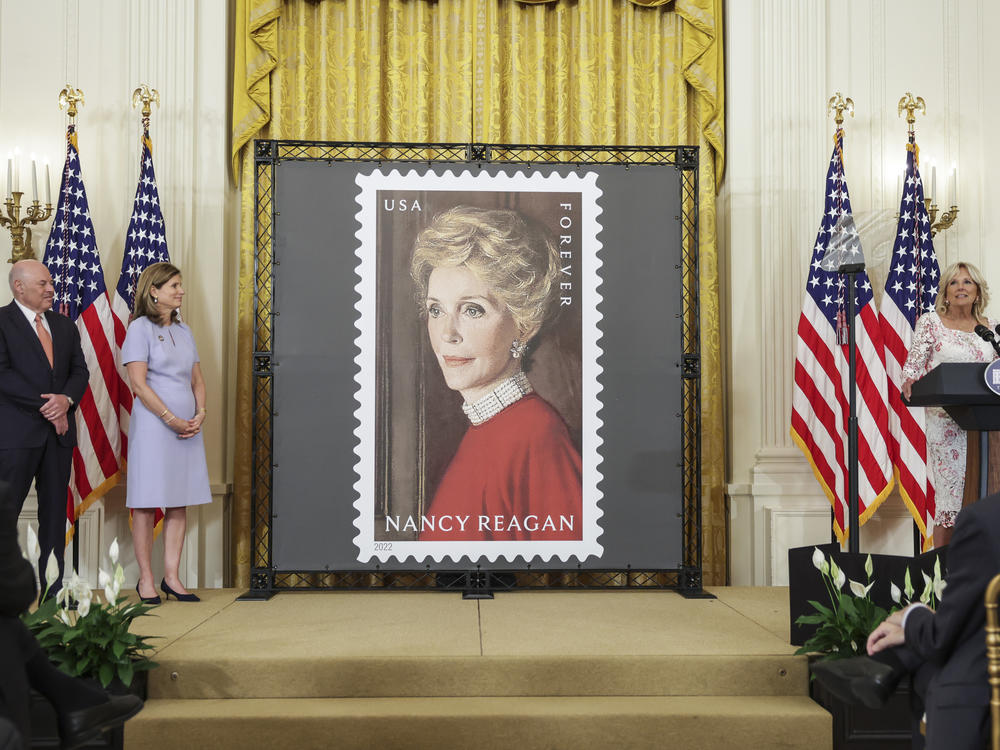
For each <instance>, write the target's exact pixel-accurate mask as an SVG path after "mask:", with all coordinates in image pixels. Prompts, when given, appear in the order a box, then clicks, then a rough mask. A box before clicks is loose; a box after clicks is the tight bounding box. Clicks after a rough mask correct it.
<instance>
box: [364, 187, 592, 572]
mask: <svg viewBox="0 0 1000 750" xmlns="http://www.w3.org/2000/svg"><path fill="white" fill-rule="evenodd" d="M356 182H357V186H358V195H357V204H358V211H357V217H356V218H357V222H358V224H360V229H359V230H358V231H357V234H356V237H357V240H358V247H357V253H356V255H357V274H358V279H359V280H358V283H357V286H356V292H357V294H358V297H359V301H358V303H357V306H356V309H357V311H358V317H357V321H356V329H357V338H356V345H357V348H358V350H359V352H360V353H359V354H358V356H357V357H356V360H355V362H356V365H357V371H358V372H357V385H358V390H357V393H356V400H357V410H356V412H355V418H356V420H357V424H358V426H357V429H356V432H355V434H356V437H357V446H356V449H355V450H356V456H357V463H356V467H355V470H356V476H357V483H356V485H355V489H356V499H355V502H354V507H355V510H356V518H355V527H356V529H357V535H356V536H355V538H354V544H355V547H356V549H357V559H358V560H359V561H367V560H370V559H372V558H375V559H377V560H379V561H381V562H385V561H390V560H395V561H403V560H406V559H407V558H413V559H414V560H416V561H417V562H421V561H423V560H425V559H432V560H434V561H436V562H440V561H442V560H444V559H450V560H452V561H456V562H457V561H458V560H460V559H461V558H463V557H467V558H469V559H473V560H475V559H485V560H489V561H491V562H493V561H495V560H497V559H504V560H507V561H513V560H515V559H517V558H521V559H524V560H528V559H532V558H539V559H541V560H543V561H548V560H550V559H553V558H556V559H559V560H561V561H563V562H567V561H569V560H571V559H577V560H582V559H585V558H587V557H589V556H597V557H599V556H600V555H601V552H602V546H601V543H600V536H601V533H602V528H601V523H600V519H601V516H602V515H603V511H602V509H601V506H600V500H601V491H600V489H599V486H598V485H599V482H600V479H601V473H600V465H601V451H600V445H601V439H600V437H599V436H598V430H599V427H600V424H601V423H600V420H599V418H598V413H599V411H600V409H601V401H600V393H601V388H602V386H601V381H600V373H601V367H600V366H599V364H598V361H599V358H600V355H601V349H600V345H599V339H600V335H601V333H600V318H601V314H600V312H599V305H600V302H601V297H600V294H599V287H600V283H601V280H600V273H599V271H600V265H601V262H600V259H599V255H598V251H599V249H600V243H599V241H598V235H599V233H600V212H601V208H600V205H599V197H600V194H601V191H600V189H599V187H598V185H597V175H596V174H595V173H593V172H584V173H571V174H566V175H558V174H552V173H550V174H547V175H543V174H541V173H538V172H535V173H525V172H521V171H513V170H512V171H511V172H510V173H505V172H500V173H498V174H487V173H483V172H478V173H473V172H471V171H469V170H458V169H456V170H454V171H452V170H448V171H444V172H436V173H435V172H433V171H430V170H426V169H424V170H416V169H413V170H409V171H405V172H402V171H400V170H397V169H392V170H378V169H376V170H374V171H372V172H370V173H367V174H359V175H358V176H357V178H356Z"/></svg>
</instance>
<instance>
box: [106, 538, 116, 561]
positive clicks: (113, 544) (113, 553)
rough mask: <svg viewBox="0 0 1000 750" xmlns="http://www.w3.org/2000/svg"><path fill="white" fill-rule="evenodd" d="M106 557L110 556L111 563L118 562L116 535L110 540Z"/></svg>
mask: <svg viewBox="0 0 1000 750" xmlns="http://www.w3.org/2000/svg"><path fill="white" fill-rule="evenodd" d="M108 557H110V558H111V562H112V564H114V563H117V562H118V537H115V538H114V540H113V541H112V542H111V548H110V549H109V550H108Z"/></svg>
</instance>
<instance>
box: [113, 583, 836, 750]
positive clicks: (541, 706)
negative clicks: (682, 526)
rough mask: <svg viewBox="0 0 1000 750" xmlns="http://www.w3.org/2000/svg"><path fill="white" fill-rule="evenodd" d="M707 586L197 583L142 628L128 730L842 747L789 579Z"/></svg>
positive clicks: (368, 739) (249, 736)
mask: <svg viewBox="0 0 1000 750" xmlns="http://www.w3.org/2000/svg"><path fill="white" fill-rule="evenodd" d="M711 591H712V593H713V594H715V595H716V596H717V597H718V598H717V599H695V600H687V599H684V598H682V597H681V596H679V595H677V594H675V593H672V592H663V591H581V592H564V591H558V592H516V593H504V594H498V595H497V597H496V599H493V600H473V601H463V600H462V599H461V597H460V595H459V594H456V593H439V592H370V593H369V592H308V593H306V592H303V593H292V592H287V593H282V594H279V595H277V596H275V597H274V598H273V599H271V600H270V601H266V602H238V601H236V597H237V596H238V594H239V593H241V592H237V591H231V590H223V591H219V590H215V591H202V592H199V593H200V594H201V595H202V597H203V601H202V602H200V603H196V604H188V603H178V602H174V601H170V602H169V603H166V604H164V605H163V606H161V607H158V608H157V609H156V610H155V611H154V612H155V615H156V616H155V617H149V618H145V619H143V620H142V621H140V623H139V624H138V626H137V628H136V629H137V630H139V631H140V632H142V633H147V634H152V635H157V636H160V638H159V639H158V640H157V641H156V645H157V655H156V657H155V658H156V660H157V661H158V662H159V663H160V667H159V668H158V669H156V670H155V671H154V672H153V673H152V674H151V676H150V693H149V695H150V700H149V702H148V703H147V707H146V708H145V710H144V711H143V712H142V713H141V714H140V715H139V716H138V717H136V718H135V719H133V720H132V721H130V722H129V723H128V724H127V725H126V746H127V747H129V748H159V747H164V748H166V747H180V746H190V747H211V748H217V749H219V750H221V749H222V748H228V747H246V746H247V745H248V744H249V745H252V746H256V747H260V748H272V747H274V748H279V747H288V748H293V747H294V748H311V747H317V748H322V747H336V748H355V747H357V748H365V747H398V748H411V747H412V748H422V747H428V748H451V747H455V748H461V747H477V748H506V747H512V748H517V750H530V749H531V748H536V747H537V748H563V747H566V748H574V749H575V748H604V747H608V748H625V747H637V748H641V747H677V748H715V747H720V748H721V747H730V746H732V745H733V744H734V736H739V737H742V741H739V742H736V743H735V744H739V745H740V746H741V747H744V748H753V747H787V748H798V747H801V748H806V747H808V748H811V749H812V748H825V747H829V745H830V717H829V715H828V714H827V713H826V712H825V711H823V710H822V709H821V708H820V707H819V706H817V705H816V704H814V703H813V702H812V701H811V700H809V698H808V697H807V692H808V690H807V685H808V683H807V679H808V677H807V672H806V663H805V660H804V658H803V657H795V656H793V655H792V652H793V651H794V649H793V647H791V646H789V645H788V635H787V630H788V604H787V600H788V592H787V589H773V588H767V589H765V588H758V589H740V588H716V589H711ZM665 737H670V738H672V739H671V741H670V742H669V743H666V744H664V738H665ZM751 741H752V742H751Z"/></svg>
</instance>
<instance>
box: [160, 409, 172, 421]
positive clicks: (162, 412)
mask: <svg viewBox="0 0 1000 750" xmlns="http://www.w3.org/2000/svg"><path fill="white" fill-rule="evenodd" d="M168 411H170V409H164V410H163V411H161V412H160V419H163V415H164V414H166V413H167V412H168Z"/></svg>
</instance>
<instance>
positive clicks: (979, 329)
mask: <svg viewBox="0 0 1000 750" xmlns="http://www.w3.org/2000/svg"><path fill="white" fill-rule="evenodd" d="M997 328H998V329H1000V325H998V326H997ZM975 332H976V335H978V336H979V338H981V339H982V340H983V341H989V342H990V343H991V344H992V345H993V351H995V352H996V353H997V356H998V357H1000V344H998V343H997V337H996V336H994V335H993V331H991V330H990V329H989V328H987V327H986V326H984V325H982V324H980V325H978V326H976V328H975Z"/></svg>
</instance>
